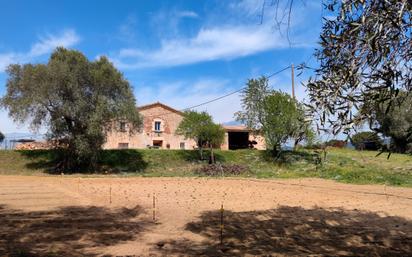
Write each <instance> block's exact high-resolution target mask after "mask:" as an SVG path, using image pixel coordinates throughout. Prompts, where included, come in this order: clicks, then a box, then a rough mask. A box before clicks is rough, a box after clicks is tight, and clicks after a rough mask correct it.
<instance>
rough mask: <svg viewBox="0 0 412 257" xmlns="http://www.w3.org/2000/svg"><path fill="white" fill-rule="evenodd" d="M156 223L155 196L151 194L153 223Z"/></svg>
mask: <svg viewBox="0 0 412 257" xmlns="http://www.w3.org/2000/svg"><path fill="white" fill-rule="evenodd" d="M155 221H156V196H155V193H153V222H155Z"/></svg>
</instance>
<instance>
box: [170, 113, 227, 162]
mask: <svg viewBox="0 0 412 257" xmlns="http://www.w3.org/2000/svg"><path fill="white" fill-rule="evenodd" d="M176 134H177V135H182V136H184V137H185V138H191V139H194V140H195V141H196V142H197V145H198V147H199V149H200V153H201V156H200V157H201V159H202V158H203V156H202V148H203V147H204V146H208V147H209V148H210V149H211V151H212V156H211V162H212V163H214V162H215V159H214V156H213V147H219V146H220V145H221V144H222V143H223V140H224V138H225V130H224V129H223V127H222V126H221V125H218V124H215V123H213V120H212V117H211V116H210V115H209V114H208V113H207V112H200V113H199V112H196V111H186V112H185V113H184V117H183V120H182V121H181V122H180V124H179V126H178V128H177V130H176Z"/></svg>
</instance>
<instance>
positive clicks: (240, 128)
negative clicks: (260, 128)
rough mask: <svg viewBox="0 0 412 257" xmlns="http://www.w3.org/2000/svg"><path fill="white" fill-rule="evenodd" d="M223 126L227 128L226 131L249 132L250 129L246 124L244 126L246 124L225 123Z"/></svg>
mask: <svg viewBox="0 0 412 257" xmlns="http://www.w3.org/2000/svg"><path fill="white" fill-rule="evenodd" d="M223 128H224V129H225V130H226V131H229V132H236V131H239V132H243V131H244V132H248V131H249V129H248V128H247V127H246V126H244V125H235V126H230V125H223Z"/></svg>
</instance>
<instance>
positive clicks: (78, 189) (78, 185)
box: [77, 178, 80, 193]
mask: <svg viewBox="0 0 412 257" xmlns="http://www.w3.org/2000/svg"><path fill="white" fill-rule="evenodd" d="M79 192H80V178H79V180H78V181H77V193H79Z"/></svg>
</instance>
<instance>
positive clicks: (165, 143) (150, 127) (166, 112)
mask: <svg viewBox="0 0 412 257" xmlns="http://www.w3.org/2000/svg"><path fill="white" fill-rule="evenodd" d="M139 113H140V114H141V115H142V116H143V126H142V129H141V131H140V132H136V133H130V128H129V124H127V123H125V124H123V126H122V125H120V122H113V124H112V127H113V129H112V130H111V131H110V132H109V133H108V134H107V139H106V143H105V144H104V146H103V148H104V149H121V148H131V149H142V148H150V147H153V146H155V145H159V144H160V147H159V146H156V147H159V148H161V149H187V150H191V149H195V148H196V147H197V146H196V142H195V141H194V140H192V139H185V138H184V137H183V136H178V135H176V134H175V132H176V129H177V127H178V126H179V123H180V122H181V121H182V119H183V115H182V113H181V112H179V111H177V110H174V109H173V108H171V107H168V106H166V105H163V104H161V103H155V104H151V105H147V106H143V107H140V108H139ZM156 122H160V128H158V129H159V130H158V131H155V127H156V126H155V124H156ZM224 128H225V129H226V130H227V131H240V132H247V131H248V130H247V129H246V128H245V127H244V126H224ZM249 141H256V143H257V144H255V145H254V148H255V149H258V150H263V149H265V140H264V138H263V137H262V136H259V135H253V134H251V133H249ZM228 148H229V145H228V133H227V132H226V134H225V141H224V143H223V144H222V146H221V149H222V150H228Z"/></svg>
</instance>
